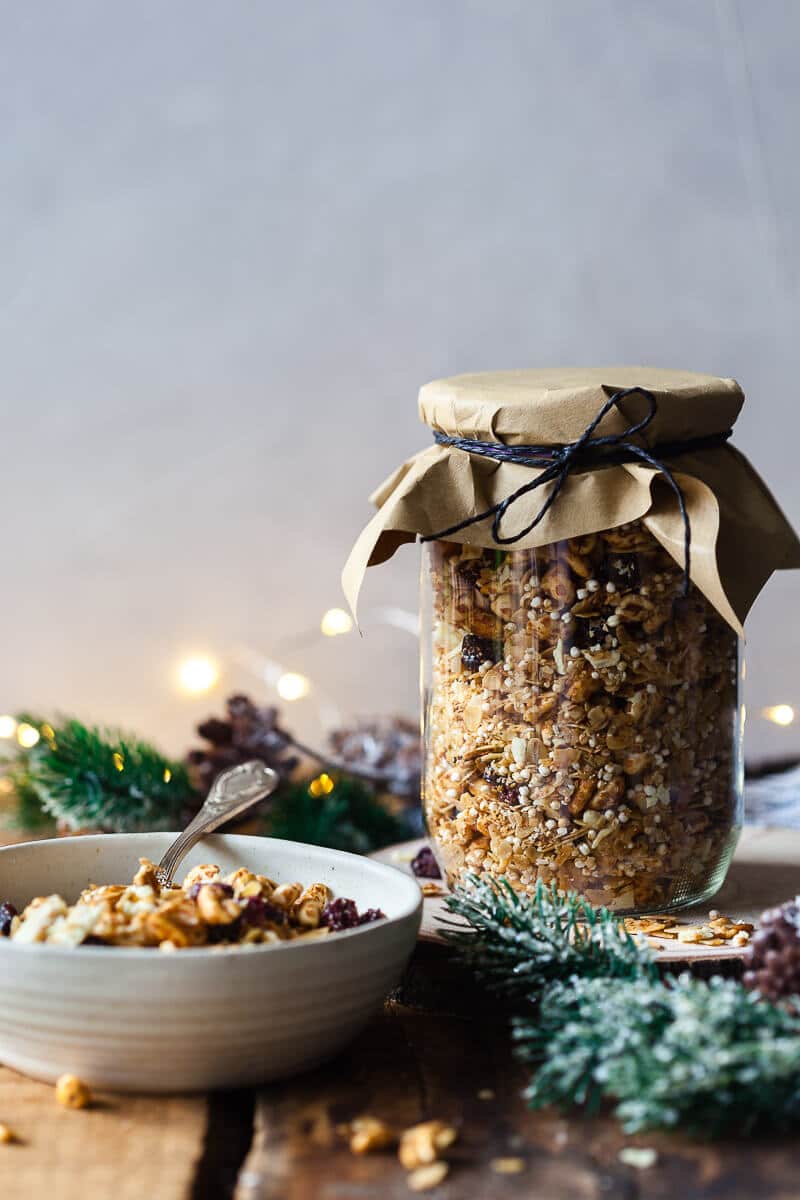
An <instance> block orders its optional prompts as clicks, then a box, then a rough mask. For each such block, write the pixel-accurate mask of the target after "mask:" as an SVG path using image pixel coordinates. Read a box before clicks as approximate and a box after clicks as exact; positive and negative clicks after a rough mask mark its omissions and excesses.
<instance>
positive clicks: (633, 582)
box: [597, 553, 642, 592]
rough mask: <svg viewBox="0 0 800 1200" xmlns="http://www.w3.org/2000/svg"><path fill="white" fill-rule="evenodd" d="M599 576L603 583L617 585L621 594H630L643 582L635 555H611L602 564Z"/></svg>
mask: <svg viewBox="0 0 800 1200" xmlns="http://www.w3.org/2000/svg"><path fill="white" fill-rule="evenodd" d="M597 574H598V576H599V578H600V579H601V580H602V581H603V583H613V584H616V586H617V588H618V589H619V591H621V592H629V591H631V590H633V589H634V588H637V587H638V586H639V584H640V583H641V582H642V577H641V574H640V572H639V559H638V558H637V557H636V555H635V554H619V553H616V554H610V555H609V556H608V558H606V559H604V560H603V562H602V563H601V564H600V567H599V569H598V572H597Z"/></svg>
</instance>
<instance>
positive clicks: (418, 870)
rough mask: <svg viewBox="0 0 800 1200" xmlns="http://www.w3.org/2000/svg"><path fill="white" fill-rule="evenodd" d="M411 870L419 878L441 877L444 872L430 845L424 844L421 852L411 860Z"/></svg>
mask: <svg viewBox="0 0 800 1200" xmlns="http://www.w3.org/2000/svg"><path fill="white" fill-rule="evenodd" d="M411 870H412V871H413V872H414V874H415V875H416V876H417V878H418V879H441V878H442V872H441V871H440V870H439V864H438V863H437V861H436V859H435V858H434V857H433V851H432V850H431V848H430V846H423V847H422V849H421V850H420V852H419V854H417V856H416V857H415V858H414V859H413V860H412V862H411Z"/></svg>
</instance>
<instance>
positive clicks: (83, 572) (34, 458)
mask: <svg viewBox="0 0 800 1200" xmlns="http://www.w3.org/2000/svg"><path fill="white" fill-rule="evenodd" d="M798 35H800V5H798V4H797V3H795V2H793V0H760V3H758V4H755V3H745V2H741V3H739V4H737V3H735V2H734V0H719V2H718V3H715V2H714V0H635V2H633V0H631V2H626V0H519V2H517V0H484V2H479V0H402V2H397V3H394V2H389V0H369V2H368V0H337V2H333V0H319V2H317V0H294V2H293V3H276V2H273V0H261V2H256V0H226V3H224V4H220V3H216V2H213V0H166V2H164V3H160V2H158V3H157V2H154V0H153V2H145V3H132V2H130V0H129V2H127V3H126V2H123V0H116V3H109V2H108V0H96V2H94V0H71V2H70V3H69V4H63V3H58V2H56V0H44V2H38V3H32V4H28V5H19V4H16V3H12V2H11V0H0V99H1V102H2V107H1V109H0V122H1V123H2V128H1V129H0V172H1V175H0V237H2V258H1V259H0V261H1V262H2V271H0V337H1V338H2V353H1V354H0V371H1V372H2V393H1V394H2V406H3V413H2V417H3V419H2V431H3V441H2V444H3V467H2V471H1V472H0V487H1V488H2V497H0V502H1V503H2V511H3V516H4V530H5V532H4V538H3V540H4V562H5V581H4V586H3V618H2V629H3V635H4V636H3V643H2V644H3V673H2V695H0V708H2V709H6V710H14V709H17V708H20V707H22V706H25V705H29V706H34V707H35V708H37V709H39V710H43V711H45V712H47V711H50V710H51V709H52V708H62V709H66V710H70V711H75V712H78V713H80V714H82V715H85V716H87V717H94V718H100V719H113V720H115V721H118V722H121V723H123V724H125V725H129V726H132V727H133V728H135V729H139V730H141V731H142V732H144V733H147V734H151V735H154V736H156V737H158V738H160V740H161V741H162V743H163V744H164V745H165V746H167V747H168V748H178V747H181V746H183V745H185V743H186V742H187V740H188V736H189V731H190V728H191V724H192V722H193V721H194V720H195V719H196V718H197V716H198V715H200V714H202V713H204V712H205V711H206V710H208V709H210V708H213V707H217V706H218V705H219V702H220V699H221V697H222V695H223V694H224V690H223V689H224V687H226V686H231V687H233V686H237V687H239V686H245V687H248V688H252V689H253V690H254V691H255V692H258V693H259V694H261V695H264V696H266V695H268V694H269V688H268V687H267V686H266V685H265V684H260V683H259V681H258V679H257V678H256V675H255V674H254V673H253V672H254V670H255V668H256V667H258V663H259V662H260V658H259V656H266V657H273V658H274V657H278V658H280V660H281V662H284V663H285V665H289V666H294V667H295V668H296V669H299V670H303V671H305V672H306V673H307V674H309V675H310V676H311V677H312V680H313V682H314V686H315V692H314V694H313V698H312V700H310V701H307V702H303V703H301V704H300V705H298V706H296V708H295V709H294V710H293V711H292V713H291V714H288V713H287V718H288V719H290V720H291V722H292V723H294V724H300V725H303V726H307V727H309V728H311V727H312V726H313V724H314V722H315V721H317V718H318V715H319V709H320V702H319V696H320V695H322V696H323V697H324V700H325V704H324V705H322V707H323V708H325V705H327V708H325V712H324V713H323V716H326V717H327V718H328V719H329V718H330V717H331V715H332V712H331V711H329V710H331V709H332V708H333V709H337V708H338V711H339V712H340V713H344V714H347V713H349V712H351V711H352V710H353V709H354V708H359V709H361V710H362V711H369V710H370V709H371V708H373V707H379V708H381V709H387V708H392V707H394V708H397V709H398V710H409V709H411V708H413V705H414V689H415V679H416V664H415V658H414V644H413V640H412V638H411V637H410V635H409V634H408V633H402V632H399V631H398V630H396V629H392V628H389V627H387V626H385V625H383V624H381V623H380V621H379V620H378V616H377V614H375V613H374V612H373V617H374V620H370V619H368V620H367V622H366V637H365V638H364V639H363V640H362V641H358V639H357V638H355V637H354V636H352V637H344V638H341V639H336V641H335V642H328V641H325V640H324V639H316V638H314V636H313V630H314V629H315V627H316V626H317V624H318V622H319V617H320V614H321V612H322V611H323V610H324V609H325V608H327V607H329V606H330V605H333V604H338V603H341V599H340V594H339V585H338V572H339V568H340V566H341V562H342V560H343V558H344V556H345V554H346V552H347V550H348V548H349V541H350V537H351V535H354V534H355V533H356V531H357V529H358V528H359V526H360V525H361V523H362V522H363V521H364V519H365V517H366V516H367V515H368V508H367V503H366V497H367V494H368V492H369V490H370V489H371V488H372V486H373V485H375V484H376V483H377V482H378V481H379V480H380V479H382V477H383V476H384V475H385V474H386V473H387V472H388V471H389V470H390V469H392V468H393V467H394V466H395V464H396V463H397V462H398V461H399V460H400V459H401V458H402V457H404V456H406V455H407V454H410V453H412V452H413V451H414V450H415V449H417V448H418V447H419V446H420V445H423V444H425V442H426V433H425V431H424V430H423V429H422V428H421V427H420V426H418V424H417V418H416V407H415V404H416V391H417V388H418V386H419V385H420V383H422V382H424V381H425V380H427V379H430V378H433V377H436V376H440V375H446V374H452V373H455V372H459V371H472V370H479V369H488V368H492V367H501V366H503V367H504V366H523V365H547V364H565V363H601V364H602V363H614V362H623V361H630V362H634V363H635V362H647V363H656V364H661V365H667V366H677V367H687V368H691V369H696V370H700V371H708V372H715V373H720V374H725V375H734V376H736V377H737V378H738V379H739V380H740V381H741V382H742V384H743V385H744V387H745V389H746V391H747V393H748V395H749V404H748V407H747V410H746V413H745V415H744V416H743V418H742V420H741V421H740V423H739V425H738V426H737V434H736V443H737V444H738V445H739V446H740V447H741V448H742V449H745V450H746V451H747V452H748V453H749V454H750V456H751V457H752V460H753V461H754V463H755V464H756V466H757V467H758V468H759V469H761V470H762V471H763V473H764V474H765V475H766V477H767V479H768V481H769V483H770V485H771V486H772V487H773V489H774V491H775V492H776V494H777V496H778V497H779V499H780V501H781V502H782V504H783V505H784V507H785V509H786V510H787V512H788V514H789V516H790V517H793V518H794V519H795V520H797V519H800V470H798V452H797V445H796V439H797V436H798V433H799V432H800V429H799V427H798V415H797V402H796V381H797V377H798V374H799V373H800V351H798V328H797V316H798V308H797V293H798V268H799V267H800V258H799V257H798V249H797V238H796V235H795V229H794V220H795V214H796V212H797V211H798V207H799V206H800V156H798V154H797V125H798V97H799V95H800V82H799V81H798V72H797V44H798ZM382 605H391V606H396V607H400V608H402V609H406V610H411V609H414V608H415V606H416V562H415V552H414V551H413V550H409V551H407V552H405V553H404V554H402V555H400V556H399V557H398V560H397V561H396V562H395V563H393V564H392V565H391V566H390V567H388V568H386V569H383V570H381V571H378V572H375V573H374V575H373V578H372V579H371V580H370V581H369V583H368V587H367V592H366V602H365V609H366V610H370V609H372V610H374V609H375V608H376V607H378V606H382ZM799 606H800V579H798V578H796V577H794V578H793V577H791V576H784V577H782V578H778V579H777V580H774V581H773V582H772V583H771V584H770V586H769V587H768V589H767V591H766V593H765V594H764V595H763V597H762V598H761V599H760V601H759V602H758V604H757V607H756V609H755V612H754V614H753V617H752V620H751V623H750V644H749V693H748V708H749V711H750V720H749V739H750V741H749V749H750V752H751V754H754V755H759V754H763V753H767V752H770V753H780V752H782V751H784V750H786V751H789V750H791V749H792V748H794V747H795V746H798V745H800V725H795V726H794V727H792V728H790V729H788V730H780V729H777V728H775V727H773V726H770V725H769V724H768V723H767V722H765V721H764V720H763V719H762V718H760V716H759V710H760V708H761V707H762V706H763V705H766V704H774V703H778V702H788V703H794V704H797V705H798V707H800V680H798V671H797V667H798V662H800V626H799V625H798V622H797V620H796V612H797V609H798V607H799ZM293 639H297V644H296V645H294V643H293ZM323 643H324V644H323ZM195 649H200V650H206V651H208V652H211V653H213V654H214V655H215V656H216V657H217V658H218V660H219V661H220V663H221V664H222V666H223V668H224V678H223V681H222V684H221V686H220V689H218V691H217V692H215V693H214V694H213V695H212V696H209V697H203V698H201V699H199V700H197V699H186V698H184V697H182V696H181V695H180V694H179V692H178V691H177V690H176V688H175V686H174V678H173V672H174V668H175V664H176V662H177V661H178V660H179V659H180V658H181V656H182V655H183V654H184V653H186V652H188V651H192V650H195ZM248 656H249V657H248ZM251 662H252V664H253V668H252V669H251V667H250V666H249V665H248V664H250V663H251ZM259 669H260V668H259ZM333 715H335V713H333Z"/></svg>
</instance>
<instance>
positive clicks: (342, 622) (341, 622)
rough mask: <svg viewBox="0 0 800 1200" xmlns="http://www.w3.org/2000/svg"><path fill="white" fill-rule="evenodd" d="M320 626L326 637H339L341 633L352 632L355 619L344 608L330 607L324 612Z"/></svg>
mask: <svg viewBox="0 0 800 1200" xmlns="http://www.w3.org/2000/svg"><path fill="white" fill-rule="evenodd" d="M319 627H320V629H321V630H322V632H323V633H324V634H325V636H326V637H338V636H339V634H340V633H349V632H350V630H351V629H352V628H353V620H352V618H351V617H350V616H349V614H348V613H346V612H345V611H344V609H343V608H329V609H328V611H327V612H326V613H324V614H323V617H322V620H321V621H320V623H319Z"/></svg>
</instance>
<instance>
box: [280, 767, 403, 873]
mask: <svg viewBox="0 0 800 1200" xmlns="http://www.w3.org/2000/svg"><path fill="white" fill-rule="evenodd" d="M264 832H265V833H267V834H269V836H270V837H277V838H285V839H287V840H288V841H294V842H308V843H310V844H311V845H313V846H328V847H330V848H331V849H332V850H349V851H350V852H351V853H353V854H369V853H370V851H372V850H379V849H380V848H381V847H382V846H388V845H390V844H391V843H392V842H397V841H401V840H402V839H403V838H406V837H408V836H409V831H408V829H407V827H406V825H405V824H404V823H403V822H402V820H401V819H400V818H398V817H396V816H394V814H393V813H391V812H389V810H388V809H387V808H386V807H385V806H384V805H383V804H381V802H380V801H379V800H378V799H377V798H376V797H375V795H374V793H373V792H372V791H371V790H370V789H369V788H368V787H366V786H365V785H364V784H362V783H359V782H358V780H355V779H348V778H347V777H346V776H335V777H334V788H333V791H331V792H329V793H328V794H323V795H320V796H314V795H312V794H311V792H310V791H309V787H308V781H305V782H303V783H296V784H284V785H282V787H281V788H280V790H279V791H278V792H277V793H276V795H275V797H274V802H273V804H272V805H271V807H270V809H269V811H268V812H267V814H266V817H265V823H264Z"/></svg>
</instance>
